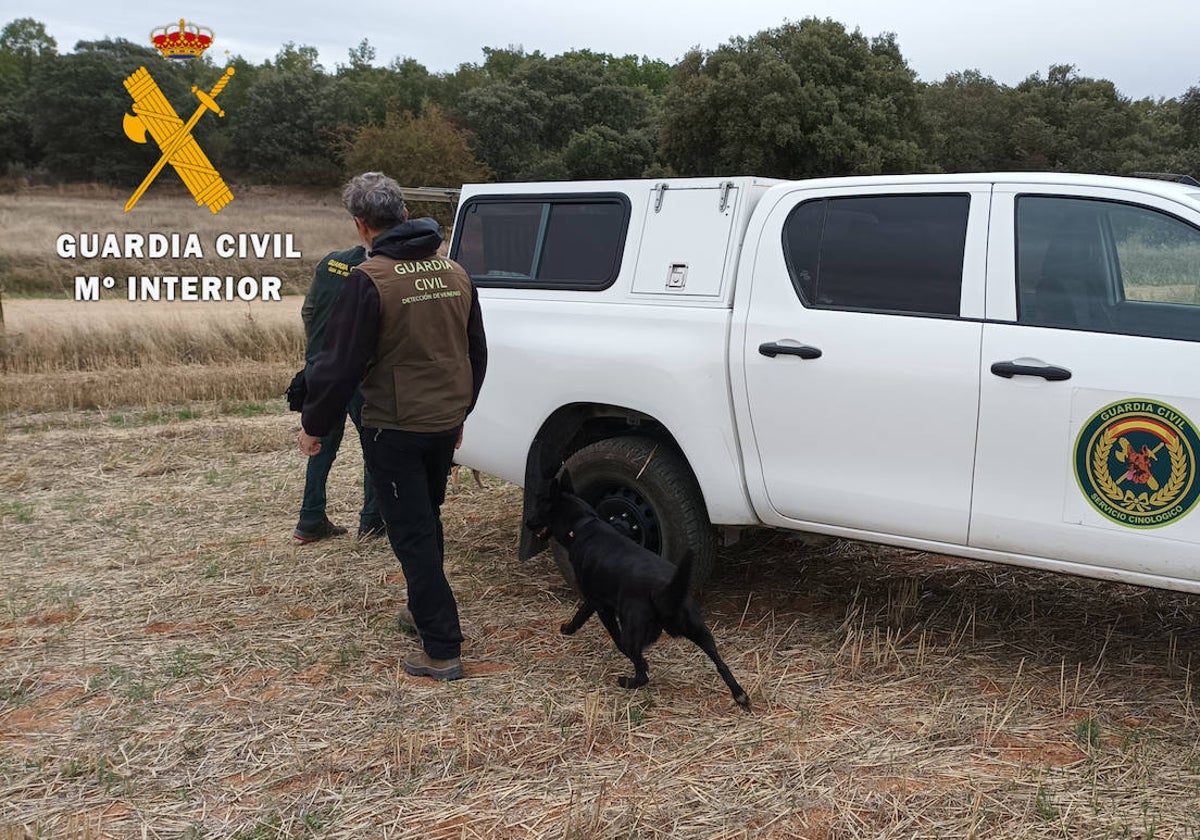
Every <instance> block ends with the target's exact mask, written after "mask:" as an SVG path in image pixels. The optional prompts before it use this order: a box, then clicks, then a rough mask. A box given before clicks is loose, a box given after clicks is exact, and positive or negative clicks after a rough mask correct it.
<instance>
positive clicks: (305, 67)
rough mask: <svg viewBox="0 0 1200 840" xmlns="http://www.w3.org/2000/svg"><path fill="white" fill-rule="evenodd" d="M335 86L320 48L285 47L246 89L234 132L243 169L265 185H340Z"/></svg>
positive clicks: (233, 153) (234, 148) (233, 151)
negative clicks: (319, 57)
mask: <svg viewBox="0 0 1200 840" xmlns="http://www.w3.org/2000/svg"><path fill="white" fill-rule="evenodd" d="M234 78H237V77H236V75H235V77H234ZM330 85H331V80H330V78H329V77H328V76H327V75H325V73H324V72H322V70H321V67H320V65H319V64H318V63H317V62H316V49H315V48H312V47H296V46H295V45H293V44H286V45H285V46H284V48H283V49H282V50H281V51H280V53H279V55H278V56H277V57H276V60H275V62H274V63H273V64H271V65H269V66H267V67H264V68H262V69H261V70H260V71H259V72H258V73H257V74H255V78H254V80H253V83H252V85H250V86H249V88H248V89H245V93H244V95H245V100H244V102H243V103H242V105H241V107H240V111H239V115H238V119H237V121H236V123H235V124H234V125H233V128H232V144H231V145H232V149H231V152H230V154H231V156H232V157H233V159H234V161H235V162H236V166H237V168H238V170H239V171H240V172H242V173H244V174H245V175H247V176H249V177H250V178H252V179H254V180H257V181H259V182H263V183H280V184H289V183H302V184H330V183H335V182H336V181H337V180H338V179H339V178H340V177H341V170H340V168H339V167H338V165H337V154H336V152H337V140H338V138H337V133H336V131H335V125H336V122H335V119H336V115H331V114H330V113H329V111H328V109H327V102H328V94H329V90H330Z"/></svg>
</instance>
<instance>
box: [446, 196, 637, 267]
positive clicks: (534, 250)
mask: <svg viewBox="0 0 1200 840" xmlns="http://www.w3.org/2000/svg"><path fill="white" fill-rule="evenodd" d="M457 227H458V231H457V236H456V239H455V243H454V249H453V250H452V251H451V253H450V257H451V259H454V260H456V261H457V262H459V263H460V264H461V265H462V266H463V268H465V269H466V270H467V271H468V272H469V273H470V275H471V277H472V278H473V279H474V280H475V282H476V284H477V285H479V286H485V287H486V286H498V287H506V288H541V289H590V290H599V289H605V288H607V287H608V286H610V285H612V283H613V281H615V280H616V279H617V274H618V272H619V271H620V269H621V254H622V252H623V251H624V247H625V234H626V231H627V229H628V227H629V201H628V199H626V198H625V197H624V196H621V195H596V196H579V195H571V196H529V197H524V196H521V197H513V196H504V197H494V198H493V197H490V196H481V197H479V198H475V199H472V200H470V201H468V202H467V203H466V204H465V205H463V207H462V209H461V210H460V211H459V216H458V223H457Z"/></svg>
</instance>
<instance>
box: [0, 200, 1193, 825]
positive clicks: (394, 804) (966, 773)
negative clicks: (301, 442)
mask: <svg viewBox="0 0 1200 840" xmlns="http://www.w3.org/2000/svg"><path fill="white" fill-rule="evenodd" d="M242 198H243V197H242V196H239V201H241V200H242ZM15 200H17V199H14V198H12V197H6V196H0V237H4V236H10V237H11V236H12V235H11V234H10V233H8V232H7V227H6V226H7V225H8V224H9V223H10V222H9V221H6V220H11V218H12V217H11V216H4V215H3V214H4V213H5V212H12V210H11V207H12V203H13V201H15ZM47 200H52V202H53V201H58V200H59V199H58V198H57V197H55V196H50V197H49V199H47ZM104 200H106V201H107V200H108V199H104ZM170 200H171V199H162V201H170ZM77 203H78V202H77V201H76V200H74V199H72V201H70V202H68V204H69V205H70V206H67V205H66V204H64V206H63V208H62V212H63V213H67V212H70V210H71V207H73V206H75V205H76V204H77ZM246 203H247V204H248V203H249V202H248V201H247V202H246ZM277 203H279V202H277ZM152 206H153V204H150V205H149V206H148V208H147V209H149V207H152ZM234 206H237V202H235V205H231V207H234ZM118 209H119V203H118ZM137 209H138V210H141V209H142V205H139V207H138V208H137ZM277 209H278V208H277ZM37 212H43V211H37ZM262 212H263V213H264V214H265V213H266V212H267V209H266V208H265V206H264V208H262ZM278 212H280V213H283V212H285V211H284V210H282V209H278ZM296 212H297V213H298V214H299V215H300V216H305V215H306V214H307V213H308V209H307V208H304V207H301V208H300V209H298V210H297V211H296ZM25 215H29V213H27V212H25V211H21V212H19V213H18V216H25ZM222 218H223V219H224V218H225V216H224V213H222ZM68 224H70V225H77V224H80V225H81V224H84V222H80V221H72V222H69V223H68ZM247 224H251V223H249V222H247ZM263 224H264V225H266V224H270V225H274V226H276V227H278V228H280V229H288V226H289V225H291V222H289V221H286V220H284V221H279V222H277V223H276V222H270V223H267V222H263ZM297 224H300V222H297ZM238 225H239V226H240V225H241V223H238ZM92 227H94V223H92V224H90V225H89V228H92ZM256 227H257V228H259V229H261V227H262V225H256ZM21 236H24V237H26V238H29V237H33V236H34V234H33V233H32V232H30V233H26V234H23V235H18V238H21ZM12 241H13V240H12V239H11V238H10V239H9V240H6V241H5V243H4V244H0V253H2V254H5V255H6V256H7V255H10V254H11V252H10V251H9V250H7V248H8V247H10V246H11V244H12ZM338 244H339V243H337V242H334V243H332V244H329V245H327V246H321V248H325V247H335V246H336V245H338ZM38 247H39V248H40V247H41V246H38ZM308 247H309V246H307V245H306V246H305V248H306V249H307V248H308ZM321 248H314V254H315V255H317V256H319V254H316V252H317V251H318V250H321ZM35 250H37V249H35ZM31 253H32V252H31ZM249 273H266V272H263V271H260V270H255V271H253V272H249ZM60 297H61V296H60ZM297 308H298V301H297V300H296V299H295V298H293V299H290V300H285V301H283V302H281V303H279V304H269V305H264V306H260V305H258V304H255V305H253V306H250V307H246V306H245V305H237V304H235V305H231V306H228V307H220V306H216V305H214V304H199V305H197V304H191V308H189V305H188V304H178V305H176V306H165V305H159V306H153V307H151V306H138V305H134V304H130V303H128V302H125V301H113V302H99V303H75V302H74V301H57V302H55V301H45V300H17V301H12V300H6V306H5V314H6V316H7V326H8V335H7V348H8V353H7V355H6V356H5V362H4V367H3V369H0V546H3V548H2V549H0V840H9V839H10V838H13V839H14V840H15V838H21V840H26V838H68V840H100V839H101V838H105V839H107V838H113V839H114V840H116V839H118V838H119V839H120V840H125V838H186V839H187V840H197V838H232V839H233V840H275V838H422V840H424V838H433V840H452V839H453V840H459V838H553V840H618V838H664V839H665V838H723V839H724V840H734V838H739V840H751V838H754V840H757V838H811V839H812V840H841V838H897V839H899V838H905V840H908V838H930V839H932V838H954V839H955V840H957V838H1071V839H1072V840H1074V838H1142V840H1150V838H1155V840H1161V838H1179V840H1200V708H1198V707H1197V698H1196V689H1197V681H1198V679H1200V675H1198V673H1197V671H1198V669H1200V597H1194V596H1186V595H1180V594H1176V593H1170V592H1162V591H1155V590H1145V589H1138V588H1134V587H1127V586H1119V585H1114V584H1105V583H1099V582H1095V581H1087V580H1082V579H1075V578H1068V577H1062V576H1053V575H1048V574H1039V573H1034V572H1029V571H1022V570H1018V569H1013V568H1008V567H1002V566H991V565H986V564H980V563H970V562H966V561H958V560H953V559H950V558H946V557H940V556H934V555H928V554H921V553H915V552H904V551H896V550H889V549H883V548H875V547H870V546H866V545H862V544H858V543H851V542H842V541H838V542H832V543H828V544H825V545H823V546H821V547H819V548H817V547H813V546H812V545H808V544H806V543H805V542H803V541H801V540H798V539H796V538H794V537H793V536H791V535H788V534H782V533H772V532H763V533H757V534H752V535H748V536H747V537H746V538H745V539H743V541H742V542H741V543H739V544H737V545H735V546H732V547H729V548H726V549H723V550H722V552H721V555H720V558H719V564H718V569H717V572H716V575H715V578H714V579H713V581H712V583H711V585H710V588H709V590H708V592H707V594H706V596H705V597H704V599H703V603H704V607H705V610H706V612H707V614H708V617H709V621H710V624H711V626H712V629H713V632H714V634H715V636H716V638H717V643H718V645H719V647H720V649H721V652H722V654H723V656H724V658H725V659H726V661H727V662H728V663H729V665H730V667H731V668H732V669H733V671H734V673H735V674H736V675H737V677H738V678H739V680H740V682H741V683H742V684H743V685H744V686H745V687H746V689H747V690H748V691H749V693H750V695H751V700H752V701H753V704H754V711H753V712H752V713H748V714H747V713H743V712H742V711H741V710H740V709H738V708H737V707H736V706H734V704H733V703H732V701H731V699H730V697H729V694H728V692H727V691H726V689H725V687H724V685H723V684H722V683H721V681H720V679H719V678H718V676H717V674H716V672H715V670H714V669H713V667H712V665H711V663H710V662H709V661H708V659H707V658H706V657H705V656H704V655H703V654H702V653H701V652H700V651H699V650H698V649H696V648H695V647H694V646H692V645H690V644H689V643H687V642H682V641H675V640H663V641H661V642H660V643H659V645H658V646H657V647H656V648H654V649H652V650H651V651H650V654H649V660H650V665H651V683H650V685H649V686H647V687H645V688H643V689H639V690H637V691H635V692H628V691H625V690H623V689H620V688H618V687H617V685H616V679H617V677H618V676H621V675H623V674H626V673H627V672H628V669H629V666H628V663H627V661H626V660H624V658H623V657H622V656H621V655H620V654H618V653H617V652H616V650H615V649H614V647H613V646H612V644H611V642H610V641H609V640H608V638H607V635H606V634H605V633H604V632H603V630H602V629H601V628H600V626H599V625H598V624H596V623H595V622H593V623H592V624H589V625H588V626H587V627H585V628H584V629H583V630H581V631H580V633H579V634H578V635H576V636H574V637H571V638H566V637H563V636H561V635H559V634H558V632H557V628H558V625H559V623H560V622H561V621H563V620H564V619H565V618H566V617H568V616H569V615H570V613H571V611H572V609H573V606H574V605H573V602H572V598H571V593H570V592H569V591H568V590H567V589H566V588H565V587H564V585H563V583H562V582H561V580H560V579H559V578H558V576H557V572H556V571H554V568H553V563H552V562H551V561H550V560H549V559H548V558H547V557H544V556H543V557H539V558H535V559H534V560H533V561H530V562H528V563H522V562H519V561H518V560H517V558H516V553H517V552H516V538H517V530H516V529H517V526H518V522H519V518H520V508H521V504H520V493H519V491H518V490H517V489H516V488H514V487H511V486H508V485H505V484H503V483H501V482H499V481H497V480H496V479H494V478H489V477H484V487H482V488H480V487H477V486H475V484H474V483H473V482H471V481H470V480H469V478H467V477H466V476H462V477H461V480H456V481H455V482H453V483H452V486H451V491H450V495H449V498H448V500H447V504H446V506H445V508H444V509H443V514H444V519H445V522H446V538H447V555H448V556H447V567H448V570H449V575H450V578H451V581H452V583H453V585H454V587H455V589H456V591H457V593H458V595H459V600H460V603H461V610H462V615H463V620H464V626H465V627H464V629H465V632H466V635H467V637H468V640H467V645H466V649H465V652H464V661H465V663H466V666H467V671H468V676H467V678H466V679H464V680H461V681H459V682H456V683H451V684H439V683H435V682H433V681H430V680H426V679H419V678H410V677H408V676H406V675H404V674H403V672H402V671H401V669H400V667H399V663H400V660H401V659H402V658H403V656H404V655H405V654H406V653H407V652H408V651H409V650H411V649H412V647H413V645H414V640H413V639H412V638H411V637H409V636H407V635H405V634H404V633H403V632H401V630H400V628H399V627H398V625H397V622H396V610H397V607H398V606H399V605H400V604H401V603H403V601H404V599H405V590H404V580H403V577H402V575H401V574H400V571H399V568H398V564H397V562H396V560H395V558H394V557H393V556H392V554H391V552H390V549H389V548H388V547H387V546H386V545H385V544H383V543H380V542H359V541H356V540H354V539H351V538H340V539H336V540H330V541H327V542H323V543H317V544H314V545H310V546H303V547H298V546H296V545H294V544H293V543H292V541H291V539H290V533H291V529H292V527H293V525H294V524H295V517H296V513H297V509H298V506H299V497H300V492H301V487H302V483H303V470H304V465H303V459H302V457H301V456H300V454H299V453H298V451H297V450H296V446H295V430H296V416H295V415H294V414H289V413H287V412H286V411H285V410H284V406H283V401H282V399H280V397H279V395H280V393H281V392H282V390H283V388H284V386H285V385H286V383H287V381H288V378H289V377H290V375H291V373H292V372H293V371H294V370H295V369H296V368H297V367H299V364H300V358H301V351H300V347H301V337H300V331H299V318H298V315H297ZM352 437H353V435H352V434H351V437H350V438H348V439H347V442H346V445H345V448H344V449H343V455H342V456H341V458H340V459H339V462H338V464H337V465H336V466H335V468H334V471H333V475H332V479H331V483H330V499H331V508H330V514H331V516H332V518H333V519H334V520H335V521H337V522H340V523H343V524H347V525H352V524H353V522H354V518H355V514H356V510H357V504H358V502H359V499H360V494H361V487H360V482H361V455H360V454H359V452H358V447H357V446H356V445H354V444H353V442H352Z"/></svg>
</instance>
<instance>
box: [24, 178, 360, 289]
mask: <svg viewBox="0 0 1200 840" xmlns="http://www.w3.org/2000/svg"><path fill="white" fill-rule="evenodd" d="M126 197H127V196H125V195H124V194H123V193H117V192H116V191H113V190H103V189H102V190H97V191H93V192H87V193H81V192H80V191H79V190H78V189H66V190H61V191H55V190H49V189H43V190H27V191H24V192H21V193H17V194H10V195H0V286H3V288H4V289H5V290H6V292H7V293H8V294H9V295H10V296H11V295H38V296H58V297H65V298H72V299H73V298H74V291H75V287H74V278H75V276H76V275H97V276H106V275H107V276H112V277H116V278H124V277H127V276H129V275H147V276H153V275H191V274H216V275H226V274H229V275H234V276H238V277H240V276H251V277H258V276H262V275H271V276H275V277H279V278H280V280H282V281H283V288H284V291H285V293H298V292H303V291H304V289H305V288H306V287H307V285H308V282H309V280H310V279H311V277H312V272H313V268H314V267H315V266H316V264H317V261H318V260H320V259H321V257H323V256H324V255H325V254H327V253H329V252H330V251H333V250H337V249H341V248H347V247H350V246H352V245H353V244H355V241H356V236H355V232H354V227H353V225H352V224H351V222H350V218H349V217H348V216H347V215H346V211H345V209H344V208H343V207H342V205H341V200H340V196H339V195H338V191H337V190H332V189H331V190H328V191H327V192H321V193H311V192H299V191H295V190H289V191H281V190H278V189H268V188H262V187H255V188H250V187H245V188H240V189H238V190H235V192H234V200H233V201H232V202H231V203H230V204H229V205H228V206H227V207H226V208H225V209H223V210H222V211H221V212H220V213H218V214H216V215H213V214H211V213H209V212H208V211H207V210H204V209H203V208H197V207H196V203H195V202H194V201H193V200H192V199H191V197H189V196H186V195H172V194H169V193H163V192H161V191H154V190H151V191H150V192H148V193H147V194H146V195H145V196H143V197H142V199H141V201H139V202H138V204H137V206H136V207H134V208H133V210H131V211H130V212H129V213H125V212H123V205H124V201H125V198H126ZM127 232H130V233H141V234H148V233H151V232H157V233H181V234H186V233H189V232H195V233H196V234H197V235H198V237H199V239H200V242H201V245H202V247H203V248H204V252H205V255H204V259H203V260H196V259H188V260H184V259H172V258H170V257H164V258H162V259H150V258H143V259H129V260H126V259H112V258H109V259H101V258H95V259H81V258H77V259H63V258H62V257H59V256H58V254H57V252H56V248H55V242H56V240H57V238H58V237H59V236H60V235H61V234H64V233H70V234H73V235H75V236H78V235H79V234H81V233H100V234H105V233H116V234H124V233H127ZM221 233H235V234H236V233H291V234H292V235H293V242H294V243H295V246H296V248H297V249H299V251H300V252H301V254H302V255H303V256H302V257H301V258H300V259H275V258H273V257H267V258H263V259H259V258H255V257H252V256H251V257H245V258H237V257H235V258H230V259H221V258H219V257H217V255H216V253H215V252H214V251H213V241H214V240H215V238H216V237H217V235H218V234H221ZM120 287H123V283H121V284H118V288H120Z"/></svg>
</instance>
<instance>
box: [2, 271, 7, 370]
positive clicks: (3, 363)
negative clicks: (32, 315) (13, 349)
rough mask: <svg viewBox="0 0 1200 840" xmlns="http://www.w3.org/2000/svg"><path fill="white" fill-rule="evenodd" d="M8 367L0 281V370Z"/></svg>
mask: <svg viewBox="0 0 1200 840" xmlns="http://www.w3.org/2000/svg"><path fill="white" fill-rule="evenodd" d="M7 368H8V335H7V334H6V333H5V332H4V284H3V283H0V370H6V369H7Z"/></svg>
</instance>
